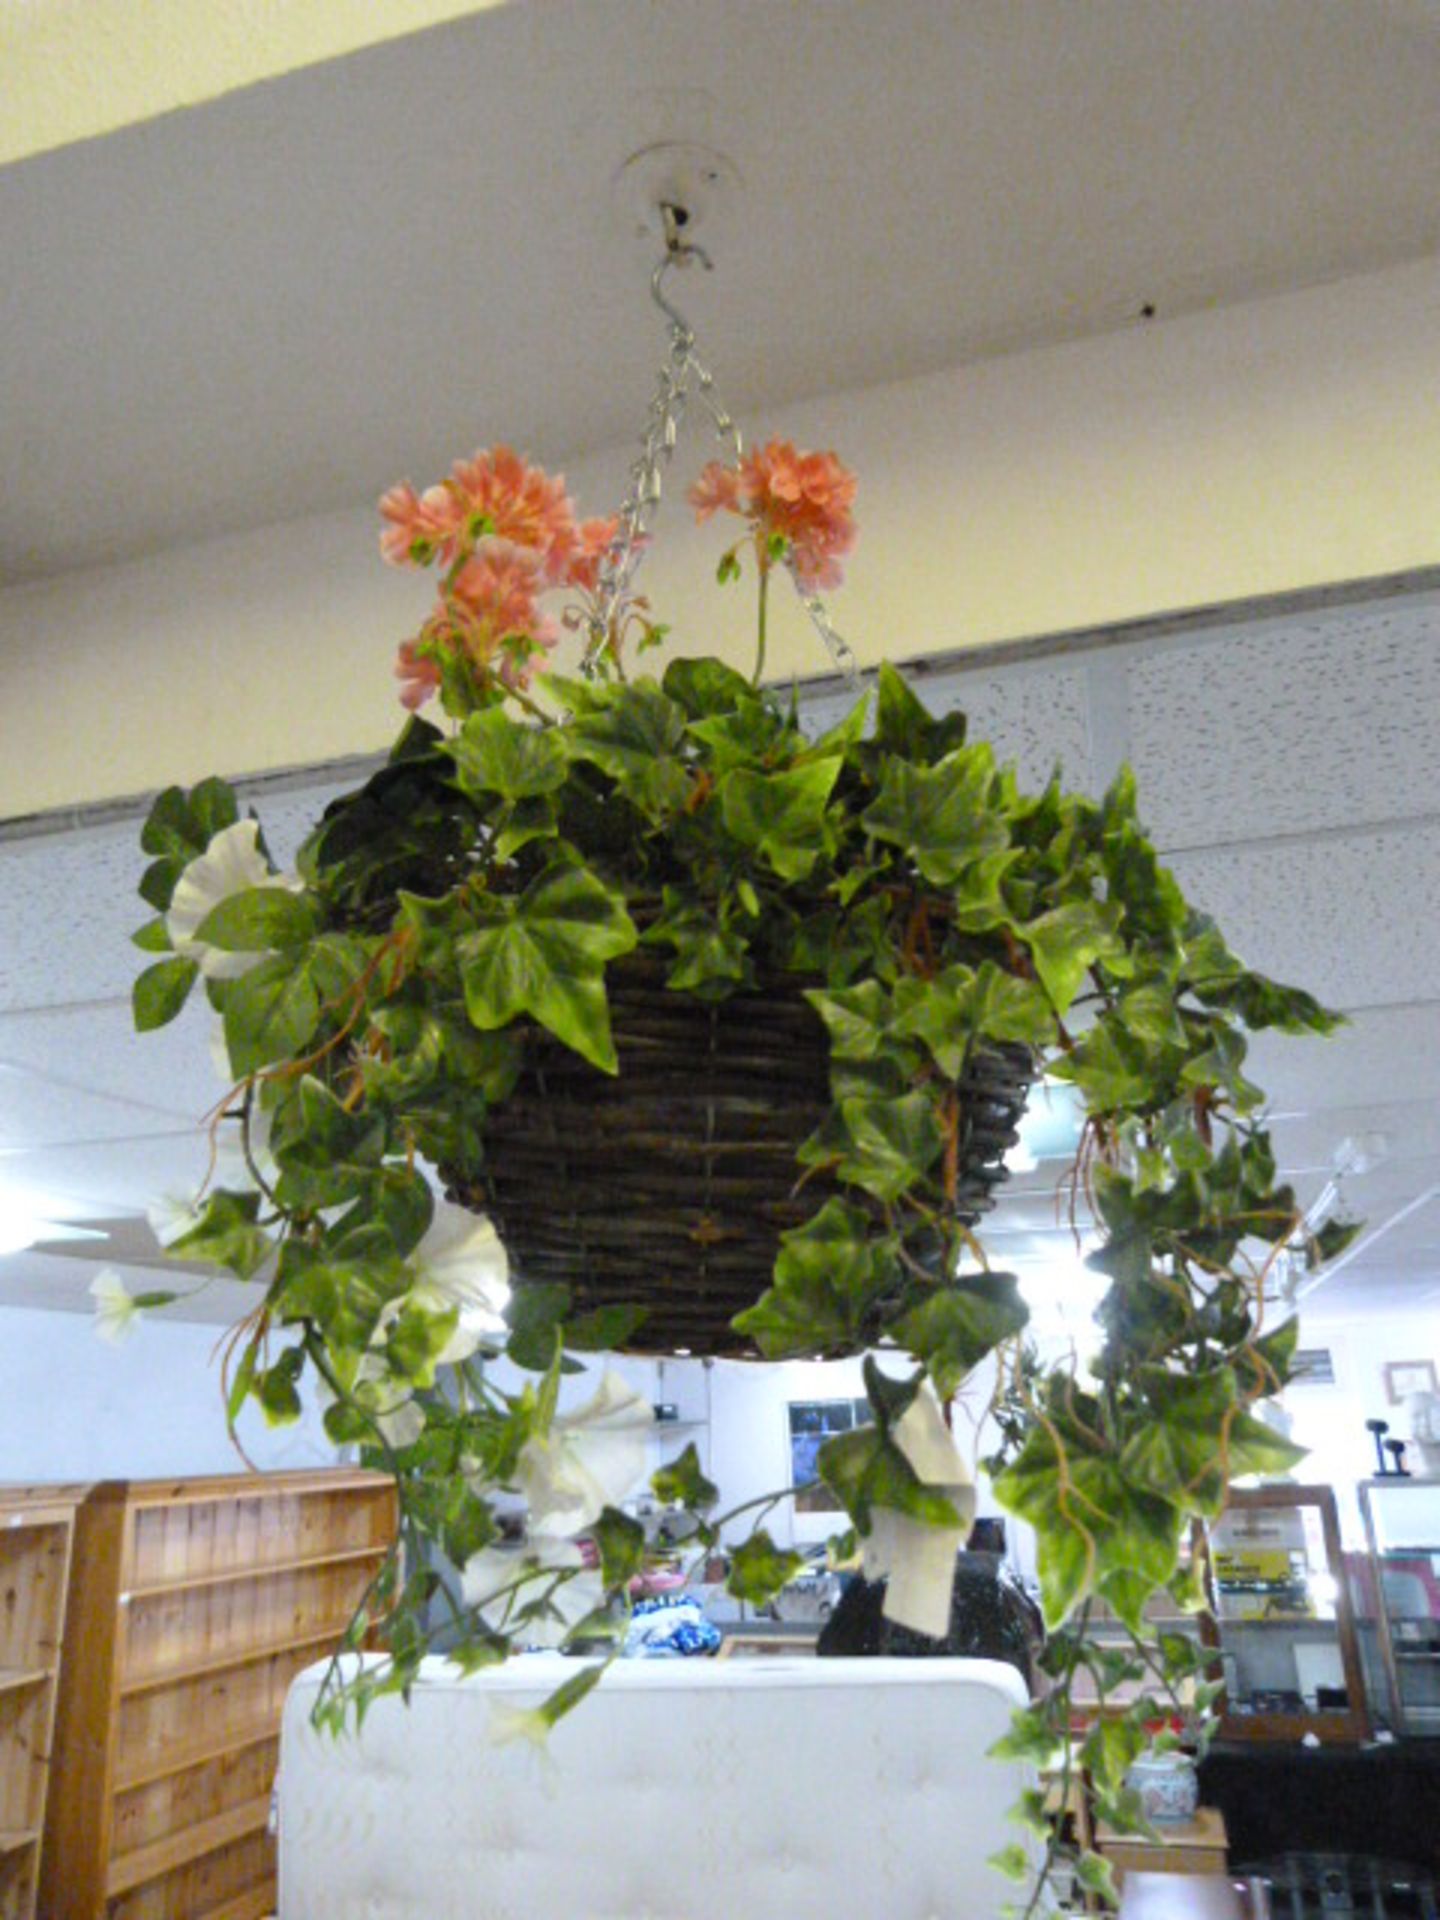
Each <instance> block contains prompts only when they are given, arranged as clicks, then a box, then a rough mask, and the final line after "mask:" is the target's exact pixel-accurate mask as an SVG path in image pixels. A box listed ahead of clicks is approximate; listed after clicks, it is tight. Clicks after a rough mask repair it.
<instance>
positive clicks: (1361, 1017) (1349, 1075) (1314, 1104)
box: [1247, 961, 1440, 1113]
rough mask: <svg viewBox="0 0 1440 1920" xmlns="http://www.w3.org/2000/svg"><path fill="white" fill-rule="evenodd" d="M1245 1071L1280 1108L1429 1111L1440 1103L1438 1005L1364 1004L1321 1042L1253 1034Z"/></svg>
mask: <svg viewBox="0 0 1440 1920" xmlns="http://www.w3.org/2000/svg"><path fill="white" fill-rule="evenodd" d="M1298 964H1299V962H1298V961H1297V966H1298ZM1302 984H1306V985H1308V984H1309V980H1308V977H1307V978H1306V980H1305V981H1304V982H1302ZM1247 1071H1248V1072H1249V1074H1250V1076H1251V1078H1252V1079H1254V1080H1255V1081H1256V1082H1257V1083H1258V1085H1260V1086H1262V1087H1264V1088H1265V1090H1266V1091H1267V1093H1270V1094H1271V1095H1272V1096H1273V1097H1272V1105H1273V1106H1274V1107H1275V1108H1276V1109H1277V1110H1280V1111H1286V1112H1300V1113H1310V1112H1315V1111H1323V1110H1327V1109H1330V1108H1347V1107H1356V1108H1374V1107H1381V1106H1388V1105H1400V1106H1404V1105H1408V1104H1409V1103H1412V1102H1421V1101H1424V1102H1429V1103H1430V1105H1431V1107H1432V1109H1433V1108H1434V1107H1435V1106H1436V1105H1437V1104H1440V1003H1437V1002H1435V1001H1433V1000H1432V1001H1428V1002H1426V1003H1424V1004H1422V1005H1418V1006H1399V1007H1375V1008H1370V1009H1367V1010H1365V1011H1364V1012H1360V1013H1356V1014H1353V1015H1352V1016H1351V1018H1350V1021H1349V1024H1348V1025H1347V1026H1344V1027H1342V1028H1341V1029H1340V1031H1339V1032H1338V1033H1335V1034H1331V1035H1330V1036H1329V1037H1328V1038H1327V1039H1323V1040H1318V1039H1314V1038H1312V1037H1310V1036H1308V1035H1306V1036H1302V1037H1293V1036H1291V1035H1288V1034H1280V1033H1257V1034H1256V1035H1255V1036H1254V1037H1253V1038H1252V1040H1251V1042H1250V1057H1249V1063H1248V1066H1247Z"/></svg>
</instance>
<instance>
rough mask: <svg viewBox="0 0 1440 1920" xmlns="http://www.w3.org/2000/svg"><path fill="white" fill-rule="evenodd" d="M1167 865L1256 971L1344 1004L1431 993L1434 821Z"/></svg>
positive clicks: (1439, 833) (1437, 907)
mask: <svg viewBox="0 0 1440 1920" xmlns="http://www.w3.org/2000/svg"><path fill="white" fill-rule="evenodd" d="M1171 865H1172V866H1173V868H1174V871H1175V877H1176V878H1177V879H1178V880H1179V882H1180V885H1181V886H1182V887H1183V888H1184V890H1185V893H1186V894H1187V895H1188V897H1189V898H1190V899H1191V900H1192V901H1193V902H1194V903H1195V905H1197V906H1199V907H1201V908H1203V909H1204V910H1205V911H1206V912H1208V913H1211V914H1213V915H1214V916H1215V918H1216V919H1217V920H1218V921H1219V923H1220V926H1221V928H1222V930H1223V932H1224V934H1225V937H1226V938H1227V939H1228V940H1229V942H1230V944H1231V946H1232V947H1233V948H1234V949H1235V951H1236V952H1237V953H1239V954H1240V955H1241V956H1242V958H1243V959H1244V960H1246V961H1247V962H1248V964H1249V965H1250V966H1252V967H1254V968H1256V969H1258V970H1259V971H1260V972H1261V973H1268V974H1272V975H1274V976H1275V977H1277V978H1279V979H1282V980H1290V981H1292V982H1294V983H1295V984H1297V985H1300V986H1304V987H1307V988H1308V989H1309V990H1310V992H1312V993H1314V994H1316V995H1318V997H1319V998H1320V999H1321V1000H1323V1001H1325V1002H1326V1003H1327V1004H1329V1005H1331V1006H1335V1007H1340V1008H1344V1007H1368V1006H1392V1005H1395V1004H1397V1003H1400V1002H1409V1001H1423V1000H1427V999H1430V998H1433V997H1434V995H1435V992H1436V960H1435V930H1436V928H1437V927H1440V820H1437V821H1435V822H1432V823H1429V824H1426V825H1423V826H1414V827H1392V828H1379V829H1376V830H1375V831H1373V832H1367V833H1355V834H1349V833H1347V834H1343V835H1342V834H1336V835H1335V836H1334V838H1332V839H1330V840H1316V841H1306V842H1301V843H1292V844H1288V845H1270V846H1266V845H1260V846H1245V847H1225V848H1222V849H1218V850H1215V851H1211V852H1207V853H1188V854H1181V855H1179V856H1178V857H1177V858H1175V859H1174V860H1173V861H1172V862H1171Z"/></svg>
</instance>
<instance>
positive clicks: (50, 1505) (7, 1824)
mask: <svg viewBox="0 0 1440 1920" xmlns="http://www.w3.org/2000/svg"><path fill="white" fill-rule="evenodd" d="M84 1491H85V1489H84V1488H83V1487H0V1920H31V1916H32V1915H33V1914H34V1913H35V1912H36V1910H37V1909H36V1903H35V1902H36V1883H37V1877H38V1872H39V1865H40V1835H41V1832H42V1830H43V1828H44V1824H45V1807H46V1801H47V1798H48V1796H49V1793H50V1791H51V1788H50V1755H51V1751H52V1741H53V1737H54V1728H55V1709H56V1693H57V1685H56V1683H57V1679H58V1675H59V1671H60V1648H61V1643H62V1641H63V1639H64V1633H65V1596H66V1593H67V1592H68V1590H69V1578H70V1555H71V1547H72V1543H73V1538H74V1525H75V1508H76V1504H77V1502H78V1501H79V1500H80V1498H81V1497H82V1496H83V1494H84Z"/></svg>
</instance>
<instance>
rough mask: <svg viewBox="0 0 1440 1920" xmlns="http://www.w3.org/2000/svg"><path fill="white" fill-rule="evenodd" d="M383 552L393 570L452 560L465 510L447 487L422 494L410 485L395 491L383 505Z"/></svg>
mask: <svg viewBox="0 0 1440 1920" xmlns="http://www.w3.org/2000/svg"><path fill="white" fill-rule="evenodd" d="M380 514H381V518H382V519H383V520H385V522H386V523H387V524H386V525H385V526H384V528H382V530H381V533H380V551H381V553H382V554H383V555H384V557H385V559H386V560H388V561H389V562H390V565H391V566H392V567H424V566H428V565H429V564H430V562H431V561H432V560H433V559H435V558H436V556H437V555H441V556H446V557H448V555H449V553H451V552H453V550H454V545H455V540H456V537H457V535H458V534H459V531H460V527H461V523H462V521H463V519H464V506H463V503H462V502H461V501H460V499H459V498H458V497H457V496H456V494H455V493H454V492H453V491H452V489H451V488H449V487H447V486H445V485H444V484H443V483H442V484H441V485H440V486H438V487H427V488H426V489H425V491H424V493H422V494H417V493H416V491H415V489H414V488H413V487H412V486H411V485H410V484H409V482H408V481H406V482H405V483H404V484H402V485H401V486H398V487H391V489H390V491H389V492H388V493H387V494H385V495H384V496H383V497H382V498H381V501H380Z"/></svg>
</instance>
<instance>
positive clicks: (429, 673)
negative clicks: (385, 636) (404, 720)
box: [395, 640, 440, 713]
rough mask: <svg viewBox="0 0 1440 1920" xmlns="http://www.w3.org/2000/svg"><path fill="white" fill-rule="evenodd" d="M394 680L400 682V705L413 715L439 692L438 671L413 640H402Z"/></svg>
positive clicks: (396, 660)
mask: <svg viewBox="0 0 1440 1920" xmlns="http://www.w3.org/2000/svg"><path fill="white" fill-rule="evenodd" d="M395 678H396V679H397V680H398V681H399V682H400V704H401V706H402V707H405V708H408V710H409V711H410V712H411V713H415V712H417V711H418V710H419V708H421V707H423V706H424V704H425V702H426V701H427V700H429V699H430V698H431V697H432V696H433V695H434V694H436V693H438V692H439V690H440V669H439V667H438V666H437V665H436V664H435V662H434V661H433V660H432V659H431V658H430V656H429V655H428V654H424V653H421V652H420V651H419V648H418V643H417V642H416V641H414V640H402V641H401V642H400V651H399V653H398V654H397V656H396V659H395Z"/></svg>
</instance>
